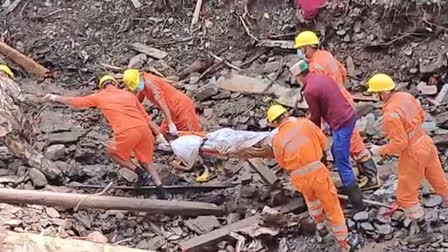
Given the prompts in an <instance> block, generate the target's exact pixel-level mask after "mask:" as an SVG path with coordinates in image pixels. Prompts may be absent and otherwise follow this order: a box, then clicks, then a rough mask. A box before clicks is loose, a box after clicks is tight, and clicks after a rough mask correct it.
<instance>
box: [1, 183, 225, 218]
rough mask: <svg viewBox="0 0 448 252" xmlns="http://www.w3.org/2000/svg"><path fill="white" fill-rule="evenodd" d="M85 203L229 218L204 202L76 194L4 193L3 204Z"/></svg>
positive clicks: (20, 191)
mask: <svg viewBox="0 0 448 252" xmlns="http://www.w3.org/2000/svg"><path fill="white" fill-rule="evenodd" d="M81 200H83V201H82V204H80V206H79V208H93V209H114V210H126V211H139V212H146V213H151V214H166V215H179V216H182V215H187V216H197V215H223V214H225V210H224V209H223V208H222V207H219V206H217V205H215V204H210V203H203V202H193V201H176V200H171V201H168V200H152V199H136V198H125V197H111V196H95V195H85V194H75V193H55V192H44V191H32V190H15V189H0V202H4V203H10V204H35V205H45V206H51V207H55V206H57V207H64V208H74V207H75V206H77V205H78V203H79V202H80V201H81Z"/></svg>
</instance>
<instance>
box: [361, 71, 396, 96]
mask: <svg viewBox="0 0 448 252" xmlns="http://www.w3.org/2000/svg"><path fill="white" fill-rule="evenodd" d="M368 84H369V89H368V90H367V92H371V93H377V92H387V91H392V90H393V89H394V88H395V83H394V81H393V80H392V78H391V77H390V76H389V75H387V74H382V73H378V74H375V75H374V76H372V77H371V78H370V80H369V82H368Z"/></svg>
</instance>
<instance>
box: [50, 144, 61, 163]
mask: <svg viewBox="0 0 448 252" xmlns="http://www.w3.org/2000/svg"><path fill="white" fill-rule="evenodd" d="M64 156H65V146H64V145H63V144H55V145H51V146H49V147H48V148H47V151H45V157H46V158H48V159H50V160H53V161H55V160H59V159H62V158H63V157H64Z"/></svg>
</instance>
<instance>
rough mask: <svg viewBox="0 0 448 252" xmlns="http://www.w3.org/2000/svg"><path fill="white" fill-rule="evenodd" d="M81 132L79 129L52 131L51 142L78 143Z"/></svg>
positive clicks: (49, 140) (49, 139) (49, 141)
mask: <svg viewBox="0 0 448 252" xmlns="http://www.w3.org/2000/svg"><path fill="white" fill-rule="evenodd" d="M81 135H82V134H81V133H80V132H78V131H70V132H60V133H52V134H51V135H50V136H49V137H48V143H49V144H69V143H76V142H77V141H78V139H79V138H80V137H81Z"/></svg>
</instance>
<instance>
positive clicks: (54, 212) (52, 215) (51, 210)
mask: <svg viewBox="0 0 448 252" xmlns="http://www.w3.org/2000/svg"><path fill="white" fill-rule="evenodd" d="M45 210H46V212H47V215H48V216H49V217H50V218H60V217H61V215H60V214H59V212H58V210H56V209H54V208H52V207H47V208H45Z"/></svg>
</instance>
